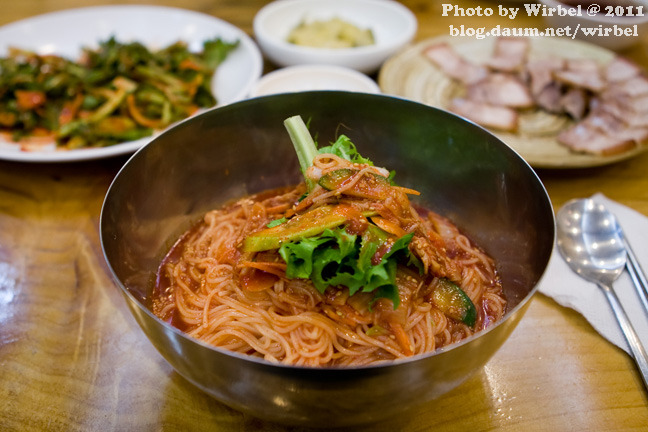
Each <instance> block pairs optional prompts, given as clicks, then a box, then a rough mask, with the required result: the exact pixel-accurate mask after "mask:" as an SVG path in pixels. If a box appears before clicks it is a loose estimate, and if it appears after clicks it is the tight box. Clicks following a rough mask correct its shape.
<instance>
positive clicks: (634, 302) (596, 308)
mask: <svg viewBox="0 0 648 432" xmlns="http://www.w3.org/2000/svg"><path fill="white" fill-rule="evenodd" d="M592 199H593V200H594V201H596V202H598V203H601V204H603V205H605V206H606V207H607V209H608V210H610V211H611V212H612V213H614V215H615V216H616V218H617V221H618V222H619V224H620V225H621V228H622V229H623V231H624V234H625V237H626V240H627V241H628V243H630V246H631V247H632V250H633V251H634V253H635V255H636V256H637V259H638V260H639V263H640V264H641V266H642V268H643V269H644V272H646V271H648V218H647V217H645V216H644V215H642V214H641V213H638V212H636V211H634V210H632V209H630V208H628V207H626V206H624V205H622V204H619V203H617V202H615V201H612V200H610V199H609V198H607V197H605V196H603V195H602V194H596V195H594V196H592ZM613 286H614V291H615V292H616V294H617V296H618V297H619V301H620V302H621V305H622V306H623V308H624V309H625V311H626V313H627V315H628V317H629V318H630V321H631V322H632V325H633V326H634V329H635V331H636V332H637V334H638V335H639V339H641V342H642V344H643V346H644V348H645V349H646V350H647V351H648V313H647V312H646V311H645V310H644V308H643V303H642V302H641V298H640V297H639V295H638V294H637V291H636V290H635V287H634V285H633V284H632V279H631V278H630V275H629V274H628V272H627V271H624V272H623V274H622V275H621V276H620V277H619V279H617V280H616V282H615V283H614V285H613ZM538 288H539V291H540V292H541V293H543V294H545V295H547V296H549V297H552V298H553V299H554V300H556V302H558V303H559V304H560V305H562V306H565V307H569V308H572V309H574V310H576V311H577V312H579V313H580V314H582V315H583V316H584V317H585V318H586V319H587V321H589V323H590V324H591V325H592V327H594V329H595V330H596V331H597V332H599V333H600V334H601V335H602V336H603V337H605V338H606V339H607V340H609V341H610V342H612V343H613V344H615V345H616V346H618V347H620V348H621V349H623V350H625V351H626V352H628V353H630V348H629V347H628V343H627V342H626V340H625V337H624V336H623V333H622V332H621V329H620V328H619V325H618V323H617V321H616V319H615V318H614V315H613V313H612V309H611V308H610V305H609V303H608V301H607V299H606V297H605V294H603V292H602V291H601V290H600V289H599V288H598V287H597V286H596V285H595V284H593V283H591V282H588V281H586V280H585V279H582V278H581V277H580V276H578V275H577V274H576V273H575V272H573V271H572V270H571V269H570V268H569V266H568V265H567V263H566V262H565V260H563V258H562V256H561V255H560V252H558V249H557V248H556V249H555V250H554V253H553V254H552V256H551V260H550V262H549V267H548V268H547V272H546V273H545V276H544V278H543V279H542V281H541V282H540V285H539V287H538Z"/></svg>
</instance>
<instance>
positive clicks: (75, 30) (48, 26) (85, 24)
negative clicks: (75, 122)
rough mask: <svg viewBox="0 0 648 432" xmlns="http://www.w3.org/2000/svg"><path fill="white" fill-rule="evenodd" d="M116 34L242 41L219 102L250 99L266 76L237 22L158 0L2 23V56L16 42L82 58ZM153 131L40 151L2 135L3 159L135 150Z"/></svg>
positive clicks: (217, 81) (198, 43) (224, 68)
mask: <svg viewBox="0 0 648 432" xmlns="http://www.w3.org/2000/svg"><path fill="white" fill-rule="evenodd" d="M111 36H114V37H115V38H116V39H117V40H118V41H119V42H130V41H138V42H141V43H143V44H144V45H145V46H146V47H148V48H149V49H159V48H164V47H165V46H167V45H170V44H172V43H174V42H177V41H179V40H182V41H184V42H186V43H187V44H188V46H189V49H191V50H192V51H200V50H201V49H202V43H203V42H204V41H205V40H207V39H213V38H215V37H220V38H222V39H223V40H225V41H228V42H233V41H236V40H238V41H239V46H238V47H237V48H236V49H235V50H234V51H232V52H231V53H230V54H229V55H228V57H227V59H226V60H225V61H224V62H223V63H222V64H221V65H220V66H219V67H218V69H217V71H216V74H215V76H214V78H213V79H212V92H213V93H214V95H215V97H216V99H217V100H218V105H219V106H220V105H226V104H229V103H232V102H235V101H238V100H241V99H244V98H245V97H246V96H247V95H248V93H249V92H250V89H251V88H252V86H253V85H254V84H255V82H256V81H257V79H259V77H260V76H261V73H262V70H263V60H262V56H261V52H260V51H259V49H258V48H257V46H256V44H255V43H254V42H253V41H252V39H251V38H250V37H249V36H247V35H246V34H245V33H244V32H243V31H242V30H240V29H239V28H237V27H235V26H234V25H232V24H230V23H228V22H225V21H223V20H220V19H218V18H215V17H213V16H210V15H205V14H202V13H198V12H193V11H188V10H184V9H177V8H170V7H158V6H134V5H132V6H98V7H88V8H80V9H69V10H65V11H61V12H53V13H49V14H44V15H39V16H35V17H32V18H28V19H25V20H21V21H17V22H14V23H11V24H7V25H5V26H3V27H0V56H3V57H6V56H7V54H8V48H9V47H11V46H15V47H18V48H25V49H29V50H33V51H36V52H37V53H38V54H57V55H61V56H65V57H68V58H70V59H73V60H76V59H78V57H79V55H80V54H81V50H82V48H83V47H90V48H95V47H97V46H98V43H99V42H101V41H103V40H106V39H108V38H109V37H111ZM152 138H153V136H151V137H147V138H143V139H139V140H136V141H129V142H126V143H122V144H116V145H114V146H110V147H101V148H89V149H79V150H66V151H62V150H59V151H56V150H55V149H54V148H53V146H52V147H51V148H48V149H47V150H43V151H38V152H35V151H34V152H25V151H20V149H19V147H18V145H16V144H15V143H12V142H10V141H7V140H5V139H3V138H1V137H0V159H5V160H14V161H22V162H67V161H77V160H90V159H97V158H104V157H109V156H115V155H120V154H126V153H132V152H134V151H135V150H137V149H138V148H140V147H141V146H143V145H144V144H146V143H148V142H149V141H150V140H151V139H152Z"/></svg>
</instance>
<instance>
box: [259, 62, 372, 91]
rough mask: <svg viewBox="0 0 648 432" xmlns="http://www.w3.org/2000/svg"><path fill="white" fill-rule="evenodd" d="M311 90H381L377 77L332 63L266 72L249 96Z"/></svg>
mask: <svg viewBox="0 0 648 432" xmlns="http://www.w3.org/2000/svg"><path fill="white" fill-rule="evenodd" d="M310 90H340V91H350V92H359V93H380V88H379V87H378V84H376V82H375V81H374V80H372V79H371V78H369V77H368V76H367V75H365V74H363V73H361V72H358V71H356V70H354V69H349V68H345V67H342V66H333V65H298V66H288V67H285V68H282V69H278V70H276V71H274V72H270V73H268V74H266V75H264V76H263V77H261V79H260V80H259V81H257V83H256V84H255V85H254V86H253V88H252V90H251V92H250V96H251V97H256V96H266V95H270V94H277V93H293V92H300V91H310Z"/></svg>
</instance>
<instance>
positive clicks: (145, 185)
mask: <svg viewBox="0 0 648 432" xmlns="http://www.w3.org/2000/svg"><path fill="white" fill-rule="evenodd" d="M296 114H299V115H301V116H302V117H303V118H304V119H310V120H311V123H310V125H311V126H310V127H311V130H312V131H313V132H314V133H316V134H317V139H318V141H319V142H320V143H328V142H329V141H333V140H334V138H335V137H336V136H337V134H339V133H344V134H346V135H348V136H349V137H350V138H351V139H352V140H353V141H354V142H355V144H356V146H357V147H358V148H359V151H360V152H361V153H362V154H363V155H366V156H367V157H369V158H371V159H372V160H374V161H375V162H376V163H377V164H379V165H381V166H386V167H389V168H390V169H394V170H396V173H397V180H398V182H399V183H400V184H402V185H404V186H410V187H413V188H416V189H417V190H419V191H421V201H420V202H421V203H422V204H423V205H425V206H428V207H429V208H432V209H435V210H436V211H438V212H439V213H441V214H444V215H447V216H448V217H450V218H451V219H452V220H453V221H454V222H455V223H456V224H457V225H458V226H459V227H460V228H461V229H462V230H464V231H465V232H466V233H467V234H468V235H469V237H471V238H472V239H474V240H475V241H476V242H477V243H478V244H479V245H481V246H482V247H484V248H485V249H486V251H487V252H488V253H489V254H491V255H492V256H493V257H494V258H495V260H496V261H497V267H498V271H499V273H500V275H501V277H502V280H503V285H504V290H505V294H506V296H507V298H508V301H509V311H508V312H507V314H506V316H505V318H504V319H503V320H502V321H501V322H499V323H498V324H497V325H495V326H493V327H491V328H490V329H488V330H487V331H484V332H482V333H479V334H477V335H475V336H473V337H470V338H468V339H466V340H465V341H463V342H461V343H458V344H456V345H453V346H451V347H448V348H445V349H442V350H440V351H438V352H435V353H431V354H428V355H423V356H416V357H413V358H410V359H407V360H403V361H395V362H392V363H388V364H382V365H378V366H370V367H354V368H328V369H322V368H307V367H292V366H283V365H276V364H271V363H269V362H265V361H263V360H259V359H255V358H251V357H246V356H243V355H238V354H234V353H231V352H228V351H225V350H221V349H216V348H213V347H210V346H208V345H205V344H203V343H201V342H198V341H196V340H194V339H192V338H190V337H187V336H186V335H184V334H183V333H182V332H180V331H178V330H177V329H175V328H172V327H171V326H169V325H168V324H166V323H164V322H162V321H160V320H159V319H157V318H156V317H155V316H154V315H152V313H151V312H150V310H149V301H150V297H149V295H150V291H151V288H152V285H153V281H154V276H155V272H156V269H157V267H158V265H159V263H160V260H161V259H162V257H163V256H164V255H165V253H166V252H167V250H168V249H169V247H170V246H171V244H172V243H173V242H174V241H175V239H176V238H177V237H178V236H179V235H180V234H181V233H182V232H184V231H185V230H186V229H188V228H189V227H190V226H191V225H192V224H194V223H195V222H196V221H197V220H199V218H200V217H201V216H202V215H203V214H204V213H205V212H206V211H207V210H209V209H212V208H214V207H217V206H219V204H221V203H224V202H226V201H228V200H231V199H233V198H238V197H241V196H243V195H246V194H250V193H254V192H258V191H260V190H264V189H268V188H275V187H278V186H283V185H289V184H294V183H296V182H297V181H298V180H299V179H300V174H299V170H298V162H297V158H296V156H295V154H294V151H293V148H292V144H291V142H290V139H289V137H288V134H287V132H286V131H285V129H284V126H283V120H284V119H285V118H287V117H290V116H293V115H296ZM100 225H101V226H100V229H101V242H102V247H103V250H104V254H105V257H106V260H107V261H108V264H109V266H110V268H111V270H112V272H113V273H114V277H115V279H116V281H117V283H118V285H119V287H120V288H121V290H122V291H123V294H124V297H125V298H126V301H127V304H128V306H129V308H130V310H131V312H132V313H133V315H134V316H135V318H136V320H137V321H138V323H139V324H140V326H141V328H142V330H144V333H145V334H146V336H147V337H148V338H149V340H150V341H151V343H153V345H154V346H155V347H156V348H157V349H158V351H159V352H160V353H161V354H162V355H163V356H164V357H165V358H166V359H167V361H168V362H169V363H170V364H171V365H172V366H173V367H174V368H175V370H176V371H177V372H178V373H179V374H181V375H182V376H183V377H185V378H186V379H187V380H189V381H190V382H192V383H193V384H195V385H196V386H197V387H198V388H200V389H202V390H204V391H205V392H207V393H208V394H210V395H212V396H213V397H215V398H216V399H218V400H220V401H222V402H223V403H225V404H226V405H229V406H231V407H233V408H235V409H238V410H241V411H244V412H247V413H250V414H252V415H254V416H257V417H260V418H263V419H267V420H271V421H276V422H281V423H286V424H301V425H317V424H325V425H327V426H341V425H352V424H359V423H366V422H372V421H378V420H381V419H384V418H387V417H391V416H393V415H395V414H397V413H399V412H402V411H403V410H405V409H408V408H413V407H415V406H417V405H419V404H422V403H426V402H429V401H431V400H432V399H434V398H436V397H438V396H440V395H442V394H444V393H446V392H447V391H449V390H451V389H453V388H454V387H456V386H458V385H459V384H461V383H462V382H463V381H465V380H466V379H467V378H468V377H469V376H470V375H471V374H473V373H474V372H476V371H478V370H479V369H480V368H481V367H482V366H483V365H484V364H485V363H486V362H487V361H488V359H489V358H490V357H491V356H492V355H493V353H495V351H496V350H497V349H498V348H499V347H500V346H501V345H502V343H504V341H505V340H506V338H507V337H508V336H509V334H510V333H511V331H512V330H513V329H514V328H515V326H516V325H517V323H518V321H519V320H520V318H521V317H522V315H523V314H524V312H525V310H526V306H527V305H528V303H529V299H530V298H531V296H532V295H533V294H534V292H535V287H536V285H537V283H538V281H539V280H540V278H541V277H542V275H543V273H544V271H545V269H546V266H547V263H548V261H549V256H550V254H551V251H552V248H553V243H554V217H553V212H552V207H551V203H550V201H549V198H548V196H547V193H546V191H545V189H544V187H543V185H542V183H541V182H540V180H539V179H538V177H537V176H536V174H535V173H534V171H533V170H532V169H531V168H530V167H529V165H528V164H526V163H525V162H524V160H522V159H521V158H520V157H519V156H518V155H517V154H516V153H515V152H514V151H513V150H511V149H510V148H509V147H508V146H506V145H505V144H503V143H502V142H501V141H499V140H498V139H497V138H495V137H494V136H493V135H491V134H490V133H488V132H487V131H485V130H484V129H482V128H480V127H478V126H475V125H474V124H472V123H469V122H467V121H465V120H463V119H461V118H459V117H456V116H454V115H452V114H449V113H447V112H444V111H441V110H438V109H435V108H432V107H429V106H426V105H422V104H418V103H415V102H410V101H406V100H402V99H398V98H393V97H388V96H382V95H369V94H359V93H346V92H327V91H322V92H306V93H293V94H282V95H274V96H268V97H262V98H257V99H250V100H246V101H243V102H238V103H235V104H232V105H228V106H224V107H221V108H216V109H214V110H212V111H209V112H206V113H204V114H202V115H199V116H197V117H194V118H191V119H189V120H186V121H184V122H182V123H180V124H179V125H177V126H176V127H174V128H172V129H171V130H169V131H167V132H165V133H163V134H162V135H160V136H159V137H157V138H155V139H154V140H153V141H152V142H151V143H150V144H148V145H147V146H145V147H144V148H142V149H141V150H140V151H138V152H137V153H136V154H135V155H134V156H133V157H132V158H131V159H130V160H129V161H128V162H127V163H126V164H125V165H124V167H123V168H122V170H121V171H120V172H119V174H118V175H117V177H116V178H115V180H114V182H113V184H112V185H111V187H110V189H109V191H108V193H107V196H106V199H105V202H104V206H103V209H102V214H101V223H100Z"/></svg>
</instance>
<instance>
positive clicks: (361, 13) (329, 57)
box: [253, 0, 417, 73]
mask: <svg viewBox="0 0 648 432" xmlns="http://www.w3.org/2000/svg"><path fill="white" fill-rule="evenodd" d="M331 18H340V19H342V20H344V21H347V22H349V23H352V24H354V25H355V26H357V27H360V28H369V29H371V31H372V32H373V35H374V38H375V44H373V45H367V46H361V47H354V48H311V47H305V46H300V45H295V44H292V43H290V42H288V41H287V38H288V34H289V33H290V32H291V31H292V29H294V28H295V27H296V26H297V25H299V24H300V23H301V22H303V21H304V20H306V21H311V20H320V21H321V20H328V19H331ZM253 26H254V35H255V37H256V40H257V43H258V44H259V46H260V47H261V50H262V51H263V53H264V54H265V56H266V57H267V58H268V59H269V60H270V61H271V62H273V63H275V64H277V65H279V66H294V65H299V64H329V65H337V66H344V67H348V68H351V69H355V70H358V71H360V72H364V73H373V72H375V71H376V70H377V69H378V68H379V67H380V65H382V63H383V62H384V61H385V60H386V59H387V58H388V57H390V56H392V55H393V54H395V53H396V52H397V51H398V50H400V49H401V48H403V47H404V46H405V45H407V44H408V43H409V42H411V41H412V39H413V38H414V35H415V34H416V30H417V21H416V17H415V16H414V14H413V13H412V12H411V11H410V10H409V9H407V8H406V7H405V6H403V5H402V4H400V3H398V2H396V1H393V0H277V1H274V2H272V3H269V4H268V5H266V6H264V7H263V8H261V10H259V12H258V13H257V14H256V16H255V17H254V23H253Z"/></svg>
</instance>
